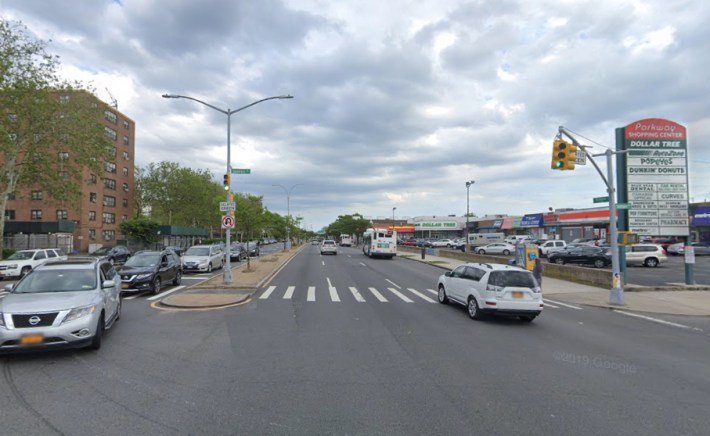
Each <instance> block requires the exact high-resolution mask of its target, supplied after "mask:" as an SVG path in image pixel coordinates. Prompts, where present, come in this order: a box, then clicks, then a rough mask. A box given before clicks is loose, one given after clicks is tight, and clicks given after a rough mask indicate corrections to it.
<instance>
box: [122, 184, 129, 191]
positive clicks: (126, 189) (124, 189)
mask: <svg viewBox="0 0 710 436" xmlns="http://www.w3.org/2000/svg"><path fill="white" fill-rule="evenodd" d="M123 192H128V183H124V184H123Z"/></svg>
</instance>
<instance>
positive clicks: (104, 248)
mask: <svg viewBox="0 0 710 436" xmlns="http://www.w3.org/2000/svg"><path fill="white" fill-rule="evenodd" d="M109 251H111V247H101V248H99V249H98V250H96V251H94V252H93V254H108V252H109Z"/></svg>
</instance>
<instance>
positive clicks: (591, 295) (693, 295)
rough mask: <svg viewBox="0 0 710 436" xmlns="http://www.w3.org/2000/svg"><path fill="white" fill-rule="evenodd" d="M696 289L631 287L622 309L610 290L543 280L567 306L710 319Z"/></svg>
mask: <svg viewBox="0 0 710 436" xmlns="http://www.w3.org/2000/svg"><path fill="white" fill-rule="evenodd" d="M397 256H398V257H400V258H403V259H409V260H413V261H416V262H424V263H428V264H430V265H434V266H437V267H439V268H442V269H444V270H452V269H454V268H456V267H457V266H459V265H461V264H462V263H464V262H463V261H461V260H457V259H450V258H447V257H440V256H434V255H429V254H426V256H425V259H423V260H422V259H421V255H420V254H415V253H409V252H404V253H399V254H398V255H397ZM695 288H696V289H700V288H702V289H703V290H686V289H687V288H685V287H684V286H669V287H663V288H661V287H654V288H645V287H643V286H633V287H628V288H626V289H625V292H624V302H625V304H624V305H622V306H618V305H610V304H609V289H603V288H597V287H594V286H588V285H583V284H580V283H574V282H570V281H566V280H560V279H555V278H551V277H544V276H543V280H542V293H543V295H544V296H549V297H551V298H553V299H555V300H560V301H563V302H566V303H573V304H584V305H588V306H596V307H606V308H611V309H625V310H632V311H638V312H650V313H664V314H669V315H694V316H710V290H709V289H708V288H707V287H695Z"/></svg>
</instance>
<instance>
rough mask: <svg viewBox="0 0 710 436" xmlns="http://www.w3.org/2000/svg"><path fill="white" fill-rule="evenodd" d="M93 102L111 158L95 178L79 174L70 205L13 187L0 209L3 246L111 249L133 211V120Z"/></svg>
mask: <svg viewBox="0 0 710 436" xmlns="http://www.w3.org/2000/svg"><path fill="white" fill-rule="evenodd" d="M97 104H98V105H99V107H104V110H103V115H104V116H103V118H102V119H101V123H102V124H103V125H104V128H105V130H106V134H107V135H108V137H109V138H110V139H111V141H112V142H113V146H114V148H115V154H114V156H115V158H114V160H112V161H107V162H104V166H103V171H102V173H101V174H91V173H90V172H89V170H88V169H87V170H85V174H84V177H83V180H84V182H83V183H84V184H83V186H82V187H81V199H80V200H79V201H78V202H77V203H76V204H74V205H72V206H69V205H67V206H61V205H60V206H58V205H56V204H48V203H47V202H46V200H47V198H46V194H45V193H43V192H42V191H41V190H39V189H38V188H26V187H20V186H18V188H17V194H16V195H14V196H13V197H12V198H10V199H9V200H8V202H7V206H6V210H5V235H4V237H5V246H6V247H13V248H17V249H22V248H35V247H33V246H44V245H55V246H60V248H64V249H65V250H70V251H78V252H84V253H85V252H87V251H89V247H90V245H92V244H99V245H109V246H113V245H116V243H117V241H118V240H120V239H122V238H123V237H122V235H121V234H120V229H119V224H120V223H121V221H125V220H128V219H131V218H133V215H134V209H135V201H134V188H135V177H134V175H135V172H134V169H135V122H134V121H133V120H132V119H130V118H128V117H127V116H126V115H124V114H122V113H121V112H119V111H118V110H116V109H115V108H113V107H111V106H109V105H107V104H106V103H104V102H102V101H100V100H97ZM52 235H54V236H53V237H52ZM58 236H60V238H59V239H58ZM59 240H61V241H62V244H60V243H59V242H58V241H59Z"/></svg>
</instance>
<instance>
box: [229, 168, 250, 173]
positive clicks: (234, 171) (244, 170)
mask: <svg viewBox="0 0 710 436" xmlns="http://www.w3.org/2000/svg"><path fill="white" fill-rule="evenodd" d="M232 174H251V170H250V169H249V168H232Z"/></svg>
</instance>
